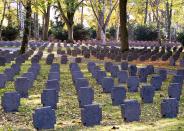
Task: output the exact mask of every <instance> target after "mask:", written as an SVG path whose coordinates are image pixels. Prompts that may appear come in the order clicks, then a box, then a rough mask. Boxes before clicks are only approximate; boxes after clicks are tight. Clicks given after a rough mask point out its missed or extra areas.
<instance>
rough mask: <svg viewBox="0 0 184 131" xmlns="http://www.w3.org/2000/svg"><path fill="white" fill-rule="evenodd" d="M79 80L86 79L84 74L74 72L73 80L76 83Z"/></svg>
mask: <svg viewBox="0 0 184 131" xmlns="http://www.w3.org/2000/svg"><path fill="white" fill-rule="evenodd" d="M78 78H84V75H83V73H82V72H81V71H74V72H72V80H73V82H74V83H75V81H76V80H77V79H78Z"/></svg>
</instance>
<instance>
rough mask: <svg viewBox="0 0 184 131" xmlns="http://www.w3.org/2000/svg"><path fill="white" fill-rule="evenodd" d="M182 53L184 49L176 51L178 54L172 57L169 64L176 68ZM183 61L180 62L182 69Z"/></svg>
mask: <svg viewBox="0 0 184 131" xmlns="http://www.w3.org/2000/svg"><path fill="white" fill-rule="evenodd" d="M182 51H183V47H181V48H179V49H178V50H176V52H175V53H174V54H173V55H172V56H171V57H170V59H169V62H170V65H171V66H175V65H176V62H177V61H178V60H179V58H180V56H181V53H182ZM181 60H182V59H181ZM181 60H180V61H179V62H180V66H181V67H182V65H183V64H184V63H182V61H181Z"/></svg>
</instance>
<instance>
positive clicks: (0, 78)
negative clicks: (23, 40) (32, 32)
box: [0, 50, 33, 88]
mask: <svg viewBox="0 0 184 131" xmlns="http://www.w3.org/2000/svg"><path fill="white" fill-rule="evenodd" d="M32 54H33V50H29V51H27V52H26V53H24V54H23V55H20V56H19V57H17V58H16V62H15V64H12V65H11V67H10V68H6V69H5V70H4V73H1V74H0V88H5V86H6V82H7V81H14V77H15V75H17V74H19V72H20V70H21V69H20V67H21V64H22V63H24V62H25V61H26V60H28V58H29V57H30V56H31V55H32Z"/></svg>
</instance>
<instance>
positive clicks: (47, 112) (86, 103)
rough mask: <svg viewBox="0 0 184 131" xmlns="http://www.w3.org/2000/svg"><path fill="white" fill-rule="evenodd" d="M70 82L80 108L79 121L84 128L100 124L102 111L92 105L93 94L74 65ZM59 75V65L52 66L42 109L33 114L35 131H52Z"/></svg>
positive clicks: (72, 65)
mask: <svg viewBox="0 0 184 131" xmlns="http://www.w3.org/2000/svg"><path fill="white" fill-rule="evenodd" d="M70 71H71V73H72V80H73V82H74V85H75V87H76V90H77V94H78V101H79V107H80V108H81V120H82V123H83V125H85V126H94V125H97V124H100V121H101V119H102V109H101V108H100V107H99V105H97V104H92V102H93V99H94V92H93V90H92V88H90V87H89V82H88V81H86V79H85V78H84V77H83V74H82V72H80V68H79V66H78V65H77V64H76V63H72V64H70ZM59 80H60V73H59V65H58V64H55V63H54V64H52V65H51V69H50V73H49V77H48V81H47V84H46V89H45V90H44V91H43V93H42V98H41V99H42V100H41V101H42V104H43V106H44V107H43V108H39V109H36V110H35V113H33V125H34V127H35V128H36V129H52V128H54V125H55V123H56V116H55V111H54V109H56V105H57V102H58V92H59V90H60V85H59Z"/></svg>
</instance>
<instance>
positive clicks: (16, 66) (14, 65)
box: [11, 64, 20, 74]
mask: <svg viewBox="0 0 184 131" xmlns="http://www.w3.org/2000/svg"><path fill="white" fill-rule="evenodd" d="M11 68H12V69H13V70H14V71H15V73H16V74H18V73H19V72H20V65H18V64H13V65H12V66H11Z"/></svg>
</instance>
